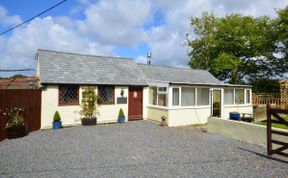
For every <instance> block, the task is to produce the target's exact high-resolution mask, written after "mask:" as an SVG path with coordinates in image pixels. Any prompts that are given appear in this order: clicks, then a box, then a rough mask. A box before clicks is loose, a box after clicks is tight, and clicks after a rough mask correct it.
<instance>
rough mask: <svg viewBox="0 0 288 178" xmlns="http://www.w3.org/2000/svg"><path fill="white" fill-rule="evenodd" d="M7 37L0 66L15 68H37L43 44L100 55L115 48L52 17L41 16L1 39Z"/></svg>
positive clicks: (1, 51) (46, 46)
mask: <svg viewBox="0 0 288 178" xmlns="http://www.w3.org/2000/svg"><path fill="white" fill-rule="evenodd" d="M56 19H57V18H56ZM64 24H66V23H64ZM3 41H4V42H5V45H3V46H2V45H1V46H2V47H1V48H0V53H1V60H0V66H1V68H2V67H3V68H13V69H15V68H26V67H28V68H34V66H35V61H34V55H35V53H36V50H37V49H41V48H42V49H51V50H58V51H68V52H79V53H88V54H99V55H107V54H111V51H112V49H113V47H111V46H102V45H100V44H98V43H96V42H93V41H89V40H88V39H86V38H81V36H79V35H78V34H77V33H76V32H75V31H74V30H73V29H71V28H69V26H68V27H66V26H64V25H61V24H58V23H56V21H55V20H54V19H53V18H52V17H45V18H43V19H40V18H37V19H35V20H34V21H32V22H31V23H30V24H28V25H27V26H26V27H22V28H20V29H18V30H15V31H14V32H13V33H12V35H11V36H10V37H9V38H7V39H5V38H4V39H3V38H2V39H0V43H1V42H2V43H4V42H3Z"/></svg>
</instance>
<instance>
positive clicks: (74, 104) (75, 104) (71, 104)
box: [58, 103, 80, 106]
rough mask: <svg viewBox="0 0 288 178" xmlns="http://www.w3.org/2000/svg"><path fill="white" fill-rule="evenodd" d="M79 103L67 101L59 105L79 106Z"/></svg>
mask: <svg viewBox="0 0 288 178" xmlns="http://www.w3.org/2000/svg"><path fill="white" fill-rule="evenodd" d="M79 105H80V104H79V103H65V104H60V103H59V104H58V106H79Z"/></svg>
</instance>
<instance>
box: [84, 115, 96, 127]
mask: <svg viewBox="0 0 288 178" xmlns="http://www.w3.org/2000/svg"><path fill="white" fill-rule="evenodd" d="M81 123H82V125H85V126H86V125H96V124H97V118H96V117H95V118H82V119H81Z"/></svg>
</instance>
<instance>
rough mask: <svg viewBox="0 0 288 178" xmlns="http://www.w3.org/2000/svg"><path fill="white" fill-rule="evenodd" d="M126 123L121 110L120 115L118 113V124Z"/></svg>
mask: <svg viewBox="0 0 288 178" xmlns="http://www.w3.org/2000/svg"><path fill="white" fill-rule="evenodd" d="M124 122H125V115H124V112H123V109H122V108H120V110H119V113H118V123H120V124H124Z"/></svg>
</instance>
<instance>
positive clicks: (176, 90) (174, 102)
mask: <svg viewBox="0 0 288 178" xmlns="http://www.w3.org/2000/svg"><path fill="white" fill-rule="evenodd" d="M179 96H180V91H179V88H172V105H173V106H179V104H180V103H179Z"/></svg>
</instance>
